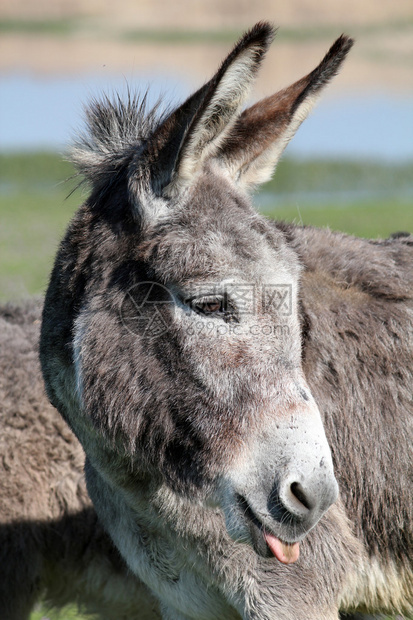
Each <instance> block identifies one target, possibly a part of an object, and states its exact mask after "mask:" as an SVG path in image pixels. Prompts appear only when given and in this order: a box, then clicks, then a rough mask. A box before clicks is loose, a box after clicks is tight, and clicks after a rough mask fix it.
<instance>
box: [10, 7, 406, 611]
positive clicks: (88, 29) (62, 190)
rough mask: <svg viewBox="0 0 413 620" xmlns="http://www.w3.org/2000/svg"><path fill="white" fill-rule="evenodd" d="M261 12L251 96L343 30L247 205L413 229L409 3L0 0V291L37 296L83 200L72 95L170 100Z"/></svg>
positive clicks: (274, 85) (385, 228) (289, 215)
mask: <svg viewBox="0 0 413 620" xmlns="http://www.w3.org/2000/svg"><path fill="white" fill-rule="evenodd" d="M260 19H266V20H270V21H271V22H273V23H274V24H275V25H277V26H278V27H279V31H278V34H277V37H276V40H275V42H274V44H273V46H272V48H271V50H270V52H269V54H268V57H267V59H266V61H265V63H264V65H263V68H262V70H261V73H260V77H259V79H258V81H257V85H256V88H255V91H254V95H253V97H254V98H255V99H258V98H260V97H262V96H265V95H268V94H271V93H273V92H275V91H276V90H278V89H280V88H283V87H284V86H286V85H288V84H290V83H291V82H293V81H295V80H296V79H298V78H300V77H301V76H303V75H304V74H306V73H308V72H309V71H310V70H312V69H313V68H314V67H315V65H316V64H317V63H318V62H319V61H320V60H321V58H322V56H323V55H324V53H325V52H326V51H327V49H328V48H329V46H330V45H331V43H332V42H333V41H334V39H335V38H336V37H337V36H338V35H340V34H341V33H342V32H346V33H347V34H350V35H352V36H353V37H355V38H356V45H355V47H354V48H353V50H352V51H351V53H350V55H349V58H348V60H347V62H346V63H345V65H344V68H343V70H342V71H341V73H340V75H339V76H338V77H337V78H336V79H335V80H334V81H333V83H332V85H331V86H330V88H329V90H328V92H327V93H326V94H325V95H324V98H323V99H322V101H321V102H320V103H319V105H318V107H317V108H316V110H315V112H313V114H312V115H311V117H310V118H309V119H307V121H306V122H305V123H304V125H303V126H302V127H301V128H300V129H299V131H298V134H297V135H296V137H295V138H294V140H293V142H292V143H291V145H290V146H289V147H288V148H287V150H286V153H285V155H284V158H283V160H282V162H281V164H280V165H279V167H278V169H277V173H276V176H275V178H274V180H273V181H271V182H270V183H269V184H267V185H266V186H265V187H263V188H262V189H261V191H260V193H259V194H258V195H257V196H256V197H255V202H256V205H257V208H259V209H260V210H262V211H263V212H264V213H266V214H267V215H269V216H271V217H276V218H284V219H289V220H292V221H295V222H297V223H306V224H314V225H318V226H330V227H331V228H334V229H339V230H343V231H345V232H348V233H350V234H357V235H362V236H366V237H373V238H375V237H378V236H381V237H384V236H387V235H389V234H390V233H391V232H394V231H397V230H410V231H412V230H413V208H412V201H413V177H412V171H413V3H412V1H411V0H380V2H378V1H377V0H363V1H362V2H361V1H360V0H346V1H345V2H344V1H341V0H334V1H331V0H329V1H328V0H288V1H287V0H284V2H281V1H280V0H254V1H252V0H175V1H174V2H171V1H170V0H116V2H115V1H113V0H36V1H33V0H0V299H1V300H5V299H20V298H23V297H25V296H27V295H29V294H42V293H43V292H44V290H45V287H46V286H47V279H48V274H49V273H50V270H51V265H52V260H53V256H54V254H55V251H56V248H57V244H58V241H59V239H60V237H61V235H62V234H63V232H64V229H65V227H66V225H67V223H68V221H69V219H70V217H71V215H72V214H73V212H74V210H75V208H76V206H77V205H78V204H80V203H81V202H82V201H83V200H84V198H85V193H84V190H83V191H80V190H77V191H75V192H74V193H72V194H71V190H72V189H73V188H74V186H75V185H76V183H75V182H74V181H73V180H71V181H70V180H69V181H66V182H65V179H67V178H69V177H70V176H71V175H72V174H73V169H72V167H71V165H70V164H69V163H68V162H66V161H65V160H64V152H65V147H66V145H67V144H68V143H69V142H70V139H71V136H72V135H73V133H74V132H75V131H77V130H79V129H81V128H82V116H83V105H84V104H85V103H86V102H87V101H88V100H89V99H90V98H91V97H93V96H97V95H99V94H100V93H102V92H109V93H110V92H113V91H120V92H125V91H126V89H127V87H128V86H129V88H131V90H142V91H143V90H145V89H146V88H148V87H150V97H151V98H152V101H155V100H156V99H157V98H158V97H159V95H160V94H164V95H165V98H166V100H167V101H168V102H179V101H181V100H182V99H183V98H184V97H185V96H186V95H188V94H189V93H190V92H191V91H192V90H193V89H194V88H196V87H198V86H199V85H200V84H201V83H203V82H204V81H206V80H207V79H208V78H209V77H210V76H211V75H212V73H213V72H214V71H215V70H216V68H217V66H218V65H219V63H220V62H221V60H222V59H223V57H224V56H225V54H226V53H227V52H228V50H229V49H230V47H231V45H232V44H233V43H234V42H235V40H236V39H237V37H238V36H239V35H240V34H241V33H242V32H243V31H244V30H245V29H246V28H249V27H250V26H252V25H253V24H254V23H255V22H256V21H258V20H260ZM68 196H69V197H68ZM54 617H55V616H53V615H50V613H46V612H45V611H44V610H43V609H38V610H37V611H36V612H35V613H34V614H33V616H32V620H40V619H42V618H43V619H45V618H54ZM61 617H62V618H65V619H68V618H80V616H79V615H78V613H77V611H76V610H75V609H72V608H71V609H68V610H66V611H65V612H64V614H63V615H62V616H61Z"/></svg>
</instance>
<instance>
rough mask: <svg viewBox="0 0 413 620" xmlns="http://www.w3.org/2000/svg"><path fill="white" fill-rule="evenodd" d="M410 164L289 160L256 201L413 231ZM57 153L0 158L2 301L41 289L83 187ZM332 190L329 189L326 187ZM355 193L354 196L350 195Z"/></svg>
mask: <svg viewBox="0 0 413 620" xmlns="http://www.w3.org/2000/svg"><path fill="white" fill-rule="evenodd" d="M411 170H412V166H411V165H402V166H393V167H391V166H384V165H379V164H360V163H354V162H338V161H337V162H334V161H333V162H302V161H299V162H297V161H292V160H288V159H287V160H284V161H282V162H281V163H280V165H279V167H278V169H277V174H276V176H275V179H274V180H273V181H271V182H270V183H269V184H267V185H266V186H265V187H264V188H263V192H262V193H261V194H259V195H258V196H257V198H256V203H257V204H258V205H260V204H261V205H264V206H263V207H262V210H263V211H264V212H265V213H266V214H267V215H270V216H271V217H274V218H277V219H285V220H289V221H294V222H296V223H304V224H312V225H315V226H329V227H330V228H332V229H335V230H342V231H344V232H347V233H350V234H354V235H359V236H365V237H373V238H375V237H387V236H388V235H389V234H390V233H392V232H395V231H397V230H408V231H412V230H413V210H412V207H411V199H410V197H411V196H412V195H413V187H412V174H411ZM72 175H73V168H72V166H71V164H69V163H68V162H65V161H63V160H62V159H61V158H60V157H59V156H58V155H56V154H53V153H36V154H16V155H0V299H1V300H3V301H4V300H6V299H19V298H23V297H27V296H28V295H33V294H42V293H43V292H44V291H45V289H46V286H47V281H48V276H49V273H50V270H51V267H52V262H53V257H54V254H55V252H56V249H57V245H58V242H59V239H60V238H61V236H62V235H63V233H64V230H65V228H66V226H67V223H68V221H69V219H70V218H71V216H72V214H73V213H74V211H75V209H76V207H77V206H78V205H79V204H80V203H81V202H82V201H83V200H84V198H85V192H84V190H82V191H81V190H77V191H75V192H74V193H73V194H72V195H70V196H69V197H67V196H68V194H69V193H70V192H71V190H72V189H73V188H74V187H75V185H76V181H74V180H71V181H69V182H67V183H64V182H63V181H64V180H65V179H67V178H68V177H71V176H72ZM325 190H327V193H326V192H325ZM354 192H355V193H356V195H357V196H359V195H360V196H361V198H360V197H357V198H356V199H355V200H353V199H352V196H353V193H354Z"/></svg>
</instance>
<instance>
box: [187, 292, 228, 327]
mask: <svg viewBox="0 0 413 620" xmlns="http://www.w3.org/2000/svg"><path fill="white" fill-rule="evenodd" d="M186 303H187V304H188V306H189V307H190V308H191V310H193V311H194V312H196V313H197V314H202V315H204V316H212V317H214V316H215V317H217V318H222V319H224V321H226V322H233V321H235V322H238V315H237V311H236V308H235V305H234V304H233V303H232V302H231V300H229V299H228V298H227V297H198V298H194V299H188V300H187V302H186Z"/></svg>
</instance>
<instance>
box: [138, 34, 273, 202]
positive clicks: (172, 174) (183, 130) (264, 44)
mask: <svg viewBox="0 0 413 620" xmlns="http://www.w3.org/2000/svg"><path fill="white" fill-rule="evenodd" d="M273 36H274V30H273V28H272V27H271V26H270V25H269V24H268V23H266V22H263V23H258V24H256V25H255V26H254V27H253V28H252V29H251V30H250V31H249V32H247V33H246V34H245V35H244V36H243V37H242V38H241V39H240V41H239V42H238V43H237V45H236V46H235V47H234V49H233V50H232V52H231V53H230V54H229V55H228V56H227V58H226V59H225V60H224V62H223V63H222V65H221V67H220V68H219V70H218V71H217V73H216V74H215V75H214V77H213V78H212V79H211V80H210V81H209V82H208V83H207V84H205V85H204V86H203V87H202V88H200V89H199V90H198V91H197V92H196V93H195V94H194V95H192V96H191V97H190V98H189V99H187V101H185V103H183V104H182V105H181V106H180V107H179V108H178V109H177V110H175V111H174V112H173V113H172V114H171V115H170V116H169V117H168V118H167V119H166V120H165V121H164V122H163V123H162V125H161V126H160V127H159V128H158V129H157V130H156V132H155V134H154V135H153V137H152V139H151V141H150V144H149V146H148V151H149V152H150V153H151V160H152V161H151V165H152V169H153V170H154V176H153V179H152V181H153V185H154V189H155V191H156V192H157V193H162V194H164V195H167V196H171V195H174V194H177V193H178V192H179V190H180V189H181V188H182V187H185V186H186V185H188V184H189V183H190V182H191V181H192V180H193V177H194V174H196V172H197V171H198V170H199V169H200V168H201V167H202V165H203V163H204V161H205V160H206V159H207V158H208V157H210V156H211V155H213V154H216V152H217V150H218V147H219V146H220V145H221V144H222V142H223V140H224V139H225V137H226V136H227V135H228V132H229V131H230V129H231V127H233V124H234V122H235V120H236V118H237V116H238V115H239V112H240V110H241V107H242V105H243V103H244V101H245V99H246V97H247V96H248V93H249V90H250V87H251V84H252V81H253V79H254V77H255V75H256V73H257V70H258V67H259V65H260V63H261V60H262V58H263V56H264V54H265V52H266V50H267V49H268V47H269V45H270V43H271V41H272V39H273Z"/></svg>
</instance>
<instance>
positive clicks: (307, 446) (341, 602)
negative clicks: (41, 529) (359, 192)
mask: <svg viewBox="0 0 413 620" xmlns="http://www.w3.org/2000/svg"><path fill="white" fill-rule="evenodd" d="M272 36H273V31H272V29H271V27H270V26H269V25H268V24H266V23H262V24H257V25H256V26H255V27H254V28H253V29H252V30H251V31H249V32H248V33H247V34H246V35H245V36H244V37H243V38H242V39H241V40H240V41H239V43H238V44H237V45H236V46H235V48H234V49H233V51H232V52H231V53H230V54H229V56H228V57H227V58H226V59H225V61H224V62H223V64H222V65H221V67H220V69H219V70H218V72H217V73H216V75H215V76H214V77H213V78H212V80H211V81H210V82H208V83H206V84H205V85H204V86H203V87H202V88H200V89H199V90H198V91H197V92H196V93H195V94H194V95H193V96H192V97H190V98H189V99H188V100H187V101H186V102H185V103H184V104H183V105H181V106H180V107H178V108H177V109H176V110H175V111H173V112H172V113H170V114H166V113H164V114H161V112H160V111H159V108H155V109H154V110H152V111H149V112H146V110H145V100H144V99H143V100H142V101H139V100H137V99H130V100H129V101H127V102H126V103H122V102H121V101H115V102H111V101H109V100H103V101H102V102H95V103H93V104H92V106H91V108H90V109H89V112H88V120H89V133H88V134H87V135H85V136H84V137H83V138H81V139H79V140H78V142H77V144H76V146H75V148H74V150H73V160H74V161H75V163H76V164H77V166H78V168H79V170H80V172H82V174H83V175H84V176H85V177H86V179H87V180H88V181H89V182H90V185H91V194H90V197H89V198H88V200H87V201H86V203H85V204H84V205H83V206H82V207H80V209H79V210H78V212H77V214H76V215H75V217H74V219H73V221H72V222H71V224H70V226H69V229H68V231H67V233H66V236H65V238H64V239H63V241H62V243H61V246H60V249H59V252H58V254H57V257H56V261H55V266H54V269H53V272H52V275H51V279H50V284H49V288H48V291H47V295H46V299H45V303H44V309H43V320H42V329H41V339H40V359H41V366H42V371H43V376H44V379H45V384H46V389H47V394H48V397H49V399H50V401H51V403H52V405H53V406H54V407H55V408H56V409H57V410H58V411H59V412H60V414H61V415H62V416H63V418H64V419H65V420H66V422H67V423H68V424H69V426H70V427H71V429H72V431H73V432H74V434H75V435H76V436H77V438H78V439H79V440H80V443H81V444H82V446H83V448H84V450H85V453H86V462H85V474H86V482H87V488H88V492H89V495H90V497H91V499H92V501H93V504H94V507H95V509H96V513H97V515H98V517H99V522H100V523H101V524H102V525H103V527H104V529H105V530H106V531H107V532H108V533H109V536H110V539H111V541H112V542H113V544H114V547H115V549H114V548H112V547H111V543H110V541H109V539H108V538H106V537H105V536H104V534H103V533H101V530H100V529H99V528H100V525H99V524H98V522H96V521H94V520H93V512H90V506H89V505H88V504H87V499H84V502H86V503H85V504H84V508H83V509H82V506H83V504H81V501H83V499H82V498H84V491H83V490H82V484H81V482H79V483H78V487H76V485H74V486H73V480H74V479H75V478H76V476H78V473H79V462H78V461H77V462H76V466H74V465H73V464H72V472H71V474H68V479H69V480H70V490H71V493H72V494H73V489H76V488H78V489H80V490H78V491H76V493H77V498H76V502H77V508H76V510H77V511H74V513H71V512H70V511H67V512H68V514H67V515H64V516H63V520H64V518H65V516H67V518H70V519H72V520H73V519H76V518H79V519H80V522H82V523H85V522H86V521H87V519H89V522H91V523H92V525H91V526H89V529H88V530H87V528H84V529H85V531H86V530H87V531H88V532H90V531H93V529H94V527H96V528H97V529H96V531H97V536H98V538H99V541H100V543H99V544H98V543H96V542H94V543H93V545H92V547H93V552H94V554H96V557H97V560H96V565H95V567H94V566H87V565H86V564H87V563H85V561H84V555H82V554H81V553H78V555H79V557H81V558H82V561H83V564H82V566H79V574H80V571H82V570H83V571H85V573H86V572H87V571H89V575H91V574H92V573H93V571H94V568H95V569H96V575H97V573H98V572H99V580H98V578H97V576H96V580H97V581H98V582H99V586H98V587H96V588H95V591H99V587H100V588H101V589H102V599H104V598H105V597H106V598H107V597H108V589H106V590H105V589H104V588H103V587H102V584H103V583H105V581H104V579H102V578H101V575H102V571H103V562H102V557H104V556H105V554H106V553H107V557H108V560H107V567H106V570H107V572H110V571H113V574H115V575H116V576H117V577H118V582H117V583H121V584H122V592H121V594H119V593H118V594H117V602H118V604H119V610H121V609H122V611H119V615H118V617H120V616H121V613H122V614H124V617H130V618H134V617H139V618H150V617H153V618H157V617H162V618H163V619H165V620H168V619H169V620H184V619H189V618H197V619H205V620H206V619H213V618H215V619H216V618H228V619H230V618H234V619H235V618H240V617H242V618H244V619H245V620H247V619H248V620H257V619H260V620H267V619H268V620H270V619H272V620H274V619H277V620H293V619H294V620H295V619H296V618H307V619H309V620H332V619H335V620H337V618H338V613H339V610H343V611H349V612H351V611H355V610H358V611H361V612H363V611H365V612H367V611H369V610H371V611H381V610H382V611H390V612H391V611H399V612H401V613H411V612H412V611H413V570H412V563H411V561H412V557H413V554H412V551H413V536H412V525H411V524H412V515H413V505H412V497H411V493H410V486H411V481H412V473H413V472H412V462H411V457H410V454H409V449H410V446H411V443H412V439H413V428H412V422H411V420H412V417H411V414H412V397H411V388H410V386H411V379H412V375H413V368H412V356H411V337H412V314H413V312H412V311H413V301H412V297H413V292H412V290H413V274H412V270H411V268H410V267H411V259H412V257H413V241H412V238H411V237H409V236H400V237H397V238H392V239H390V240H386V241H381V242H371V241H367V240H359V239H355V238H352V237H347V236H345V235H341V234H334V233H331V232H330V231H328V230H325V231H323V230H317V229H311V228H302V227H299V226H293V225H287V224H283V223H273V222H270V221H267V220H266V219H265V218H264V217H262V216H261V215H259V214H257V213H256V212H255V211H254V210H253V208H252V206H251V204H250V201H249V198H248V192H249V190H250V189H251V188H252V187H253V186H254V185H256V184H258V183H261V182H263V181H265V180H266V179H267V178H269V176H270V175H271V174H272V172H273V169H274V168H275V166H276V163H277V161H278V159H279V158H280V156H281V154H282V152H283V149H284V148H285V146H286V144H287V143H288V141H289V140H290V139H291V138H292V136H293V135H294V133H295V131H296V130H297V128H298V126H299V125H300V123H301V122H302V120H303V119H304V118H305V117H306V115H307V114H308V113H309V111H310V109H311V108H312V106H313V105H314V103H315V101H316V98H317V97H318V94H319V92H320V91H321V90H322V88H323V87H324V86H325V85H326V84H327V83H328V82H329V81H330V79H331V78H332V77H333V76H334V75H335V74H336V73H337V70H338V69H339V67H340V65H341V63H342V62H343V60H344V58H345V57H346V55H347V53H348V51H349V49H350V48H351V45H352V40H351V39H349V38H348V37H345V36H341V37H340V38H339V39H338V40H337V41H336V42H335V43H334V44H333V46H332V47H331V49H330V50H329V52H328V53H327V55H326V56H325V58H324V59H323V60H322V62H321V63H320V65H319V66H318V67H317V68H316V69H315V70H314V71H312V72H311V73H310V74H309V75H307V76H306V77H304V78H303V79H301V80H299V81H298V82H296V83H294V84H293V85H292V86H290V87H289V88H286V89H285V90H283V91H281V92H279V93H277V94H275V95H274V96H272V97H268V98H266V99H264V100H263V101H260V102H258V103H257V104H255V105H253V106H252V107H250V108H247V109H246V110H245V111H243V112H242V111H241V110H242V107H243V104H244V102H245V99H246V97H247V95H248V92H249V89H250V86H251V84H252V81H253V79H254V77H255V75H256V72H257V69H258V67H259V65H260V63H261V61H262V58H263V56H264V54H265V51H266V50H267V48H268V46H269V44H270V42H271V39H272ZM347 360H348V361H349V362H351V363H348V362H347ZM50 412H54V410H53V409H51V408H50ZM49 415H50V416H52V415H53V414H52V413H49ZM48 419H51V418H50V417H48ZM57 428H58V429H59V430H58V432H59V433H60V434H61V433H62V431H61V428H62V426H61V424H60V425H59V424H58V425H57ZM63 433H64V431H63ZM67 433H68V437H69V439H68V444H72V442H73V435H72V434H71V433H69V431H67ZM73 446H74V447H72V448H70V450H73V452H74V453H76V447H77V444H75V443H73ZM396 446H397V453H396ZM333 466H334V467H333ZM68 471H69V469H68ZM334 471H335V474H334ZM69 480H68V481H69ZM337 481H338V485H337ZM63 486H64V485H63ZM338 488H339V489H340V494H339V497H338ZM62 495H63V496H65V494H64V493H62ZM76 502H75V501H72V502H71V503H70V507H71V509H72V510H73V507H74V506H75V505H76ZM68 504H69V502H68ZM60 514H61V513H59V515H60ZM79 515H82V516H79ZM59 518H60V517H59ZM61 521H62V518H60V520H59V527H60V526H61ZM68 529H69V530H70V527H69V528H67V527H66V529H65V530H64V535H65V536H66V535H67V530H68ZM32 538H35V537H33V536H32ZM62 538H63V534H62ZM80 539H81V540H85V534H84V533H83V537H82V536H81V537H80ZM65 540H67V539H65ZM93 541H95V539H93ZM33 544H34V543H33ZM117 554H118V555H117ZM93 557H94V556H93ZM122 559H123V560H122ZM122 561H124V562H125V564H126V565H127V567H128V570H129V572H127V570H126V569H125V567H124V565H123V564H122ZM57 563H58V561H57V560H56V558H55V561H54V564H53V565H54V566H55V565H56V564H57ZM44 564H47V562H44ZM72 564H73V563H72ZM97 566H99V571H98V570H97ZM109 567H110V568H109ZM41 570H43V572H45V571H46V569H45V568H43V567H40V568H39V569H38V570H37V573H36V570H35V569H33V568H32V567H31V574H32V575H39V574H40V573H41ZM28 572H29V571H28ZM49 572H50V570H49ZM122 575H124V578H123V577H122ZM119 576H121V577H120V578H119ZM77 577H78V575H77ZM33 580H34V577H33V578H32V581H31V589H32V590H33V589H34V588H35V587H36V582H35V581H33ZM37 580H38V581H39V580H40V577H37ZM92 581H93V579H92V578H90V579H89V583H90V584H91V583H92ZM42 583H43V582H42ZM79 583H80V580H79V579H78V581H77V584H79ZM43 587H44V586H43ZM79 587H80V586H79ZM84 589H86V590H87V589H89V593H90V590H91V589H92V585H90V587H89V588H88V587H86V588H84ZM110 594H111V595H112V596H113V597H114V599H115V598H116V597H115V588H113V587H112V588H111V592H110ZM127 597H129V600H127V601H126V603H129V609H128V611H125V610H126V607H125V598H127ZM51 598H52V597H51ZM62 598H63V597H62ZM121 605H124V606H123V607H121ZM8 609H9V610H10V611H9V617H10V620H15V619H16V620H17V618H22V617H23V616H22V615H20V616H19V615H18V614H17V615H16V612H14V611H13V608H12V604H11V603H10V604H9V607H8ZM131 609H132V611H130V610H131ZM13 613H14V615H13ZM127 613H128V614H130V615H129V616H127V615H126V614H127ZM111 617H115V616H111Z"/></svg>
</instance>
